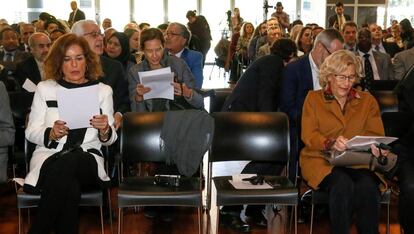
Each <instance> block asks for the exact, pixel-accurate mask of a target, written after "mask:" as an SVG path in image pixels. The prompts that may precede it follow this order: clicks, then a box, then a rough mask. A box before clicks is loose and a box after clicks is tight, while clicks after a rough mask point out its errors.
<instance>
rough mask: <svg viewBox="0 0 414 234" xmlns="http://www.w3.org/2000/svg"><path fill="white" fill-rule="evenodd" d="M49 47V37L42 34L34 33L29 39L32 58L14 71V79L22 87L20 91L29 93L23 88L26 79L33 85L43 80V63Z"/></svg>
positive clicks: (18, 65)
mask: <svg viewBox="0 0 414 234" xmlns="http://www.w3.org/2000/svg"><path fill="white" fill-rule="evenodd" d="M50 45H51V42H50V39H49V37H48V36H47V35H46V34H45V33H43V32H36V33H34V34H33V35H32V36H31V37H30V38H29V46H30V53H31V54H32V55H33V56H31V57H29V58H27V59H26V60H25V61H23V62H21V63H19V64H17V69H16V79H17V81H18V82H19V84H20V86H22V90H25V91H28V92H31V90H26V89H25V88H23V84H24V83H25V82H27V79H28V80H30V81H31V82H32V83H33V84H35V85H37V84H38V83H39V82H40V81H42V80H44V69H43V68H44V62H45V59H46V56H47V55H48V53H49V47H50Z"/></svg>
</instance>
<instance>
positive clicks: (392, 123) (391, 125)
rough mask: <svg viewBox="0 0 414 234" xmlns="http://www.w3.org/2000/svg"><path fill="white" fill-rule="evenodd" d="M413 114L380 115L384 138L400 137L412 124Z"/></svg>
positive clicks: (391, 113)
mask: <svg viewBox="0 0 414 234" xmlns="http://www.w3.org/2000/svg"><path fill="white" fill-rule="evenodd" d="M413 117H414V116H413V114H412V113H409V112H386V113H382V114H381V118H382V123H383V124H384V130H385V135H386V136H392V137H402V136H404V134H406V133H407V132H408V131H409V130H410V128H411V125H412V123H413Z"/></svg>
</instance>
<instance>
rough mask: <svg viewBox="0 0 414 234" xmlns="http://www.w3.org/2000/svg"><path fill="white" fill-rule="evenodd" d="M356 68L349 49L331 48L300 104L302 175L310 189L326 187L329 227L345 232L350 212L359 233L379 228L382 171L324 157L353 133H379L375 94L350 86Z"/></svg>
mask: <svg viewBox="0 0 414 234" xmlns="http://www.w3.org/2000/svg"><path fill="white" fill-rule="evenodd" d="M360 74H361V65H360V62H359V60H358V59H357V57H356V56H355V55H354V54H353V53H352V52H350V51H347V50H340V51H337V52H334V53H333V54H332V55H330V56H329V57H328V58H326V60H325V61H324V63H323V64H322V65H321V67H320V76H319V82H320V85H321V87H322V89H321V90H318V91H309V93H308V95H307V97H306V99H305V102H304V106H303V114H302V141H303V142H304V144H305V147H304V148H303V150H302V151H301V153H300V160H299V161H300V167H301V171H302V176H303V178H304V180H305V181H306V182H307V183H308V185H309V186H311V187H312V188H313V189H321V190H325V191H327V192H328V193H329V201H328V205H329V214H330V221H331V229H332V233H350V227H351V222H352V217H353V214H355V215H356V219H355V220H356V226H357V230H358V233H364V234H369V233H372V234H373V233H376V234H377V233H378V224H379V208H380V195H381V193H380V188H381V189H385V187H386V183H385V182H384V181H383V180H382V177H381V176H380V175H379V174H376V173H375V172H374V169H373V168H370V166H367V165H360V166H350V167H342V166H333V165H331V164H330V163H329V162H328V161H327V160H326V159H325V158H324V152H328V151H332V150H335V151H341V152H342V151H345V150H346V149H347V141H348V140H349V139H351V138H352V137H354V136H384V128H383V124H382V120H381V114H380V110H379V107H378V104H377V102H376V100H375V98H374V97H373V96H371V94H370V93H369V92H362V91H358V90H356V89H354V88H353V85H354V83H356V82H358V80H359V79H360ZM371 151H372V154H373V155H374V158H375V157H378V156H379V150H378V148H377V147H376V146H374V145H371ZM381 153H382V155H384V156H388V154H390V152H389V151H383V150H381ZM381 182H382V183H381Z"/></svg>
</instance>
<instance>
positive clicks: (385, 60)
mask: <svg viewBox="0 0 414 234" xmlns="http://www.w3.org/2000/svg"><path fill="white" fill-rule="evenodd" d="M357 54H358V55H359V56H360V57H361V58H362V66H363V68H364V72H365V74H367V68H366V64H367V63H366V62H368V61H369V65H370V66H371V68H369V69H371V70H372V79H374V80H393V79H394V71H393V68H392V64H391V57H390V56H389V55H388V54H385V53H382V52H378V51H376V50H374V49H372V36H371V32H370V31H369V30H368V29H366V28H363V29H361V30H359V31H358V53H357ZM366 60H367V61H366ZM365 79H368V78H365ZM367 82H370V81H369V80H368V81H367ZM367 82H365V84H368V83H367ZM368 86H369V85H368ZM365 88H367V89H369V88H370V87H365Z"/></svg>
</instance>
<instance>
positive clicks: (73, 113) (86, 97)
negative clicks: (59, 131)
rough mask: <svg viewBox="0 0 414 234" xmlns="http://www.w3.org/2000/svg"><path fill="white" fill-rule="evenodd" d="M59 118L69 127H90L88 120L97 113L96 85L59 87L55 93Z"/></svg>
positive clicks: (97, 95) (97, 97)
mask: <svg viewBox="0 0 414 234" xmlns="http://www.w3.org/2000/svg"><path fill="white" fill-rule="evenodd" d="M57 102H58V110H59V119H60V120H63V121H65V122H66V126H68V128H69V129H78V128H88V127H92V126H91V125H90V123H89V120H90V119H91V118H92V117H93V116H94V115H98V114H99V94H98V85H92V86H87V87H82V88H75V89H66V88H63V87H62V88H60V89H59V90H58V93H57Z"/></svg>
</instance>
